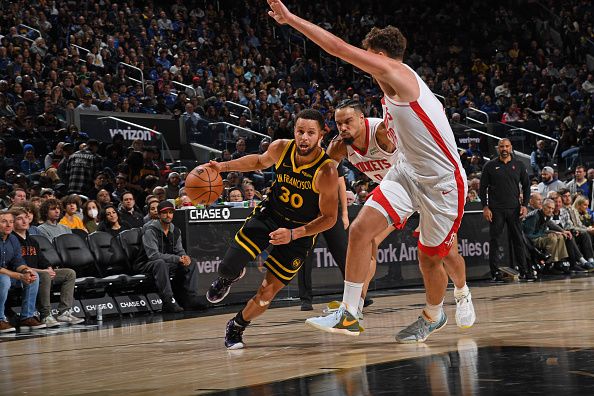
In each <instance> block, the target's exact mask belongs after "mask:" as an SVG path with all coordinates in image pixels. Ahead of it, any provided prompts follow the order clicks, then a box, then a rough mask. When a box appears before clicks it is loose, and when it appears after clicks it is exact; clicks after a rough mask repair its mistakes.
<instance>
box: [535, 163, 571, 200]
mask: <svg viewBox="0 0 594 396" xmlns="http://www.w3.org/2000/svg"><path fill="white" fill-rule="evenodd" d="M540 178H541V179H542V181H541V182H540V183H538V192H539V193H541V195H547V194H548V193H549V191H559V190H560V189H562V188H563V187H565V184H564V183H563V182H562V181H560V180H559V179H556V178H555V171H554V170H553V168H551V167H550V166H545V167H544V168H542V171H541V174H540Z"/></svg>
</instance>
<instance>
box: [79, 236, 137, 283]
mask: <svg viewBox="0 0 594 396" xmlns="http://www.w3.org/2000/svg"><path fill="white" fill-rule="evenodd" d="M87 240H88V243H89V248H90V250H91V253H92V254H93V257H95V263H96V264H97V269H98V270H99V274H100V275H101V276H102V277H103V278H102V279H101V282H102V283H103V284H105V286H106V287H108V288H111V287H114V288H117V289H123V288H132V289H134V288H135V287H136V286H137V285H138V284H140V283H142V281H143V280H144V278H143V277H140V278H139V277H133V276H130V275H129V273H130V266H129V264H128V258H127V257H126V253H125V252H124V249H123V248H122V246H121V245H120V243H119V241H118V240H117V238H114V237H112V236H111V235H110V234H109V233H107V232H101V231H96V232H93V233H92V234H90V235H89V236H88V237H87Z"/></svg>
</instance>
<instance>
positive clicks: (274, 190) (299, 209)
mask: <svg viewBox="0 0 594 396" xmlns="http://www.w3.org/2000/svg"><path fill="white" fill-rule="evenodd" d="M295 147H296V145H295V140H291V141H290V143H289V144H288V145H287V147H285V150H284V151H283V154H282V155H281V157H280V158H279V160H278V161H277V163H276V165H275V180H274V183H273V184H272V187H271V191H270V195H269V197H268V201H269V202H268V204H267V205H265V206H266V207H268V208H270V209H271V210H272V211H273V212H274V214H276V215H280V216H281V217H282V218H283V219H284V220H286V221H290V222H293V223H297V224H306V223H309V222H310V221H312V220H314V219H315V218H316V217H318V216H319V214H320V207H319V192H318V191H317V190H316V188H315V186H314V180H315V178H316V174H317V173H318V171H319V170H320V168H321V167H322V166H324V165H325V164H326V163H328V162H329V161H332V160H331V159H330V157H328V155H327V154H326V152H325V151H324V150H322V152H321V153H320V155H319V156H318V157H317V158H316V159H314V160H313V161H312V162H311V163H309V164H305V165H302V166H299V167H298V166H296V165H295Z"/></svg>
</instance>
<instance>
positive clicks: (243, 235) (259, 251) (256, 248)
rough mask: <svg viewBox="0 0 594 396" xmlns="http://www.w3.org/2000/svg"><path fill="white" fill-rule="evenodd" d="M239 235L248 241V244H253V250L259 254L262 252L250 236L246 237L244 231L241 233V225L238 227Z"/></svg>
mask: <svg viewBox="0 0 594 396" xmlns="http://www.w3.org/2000/svg"><path fill="white" fill-rule="evenodd" d="M239 236H241V238H242V239H244V240H245V241H246V242H247V243H249V244H250V245H252V246H253V248H254V250H255V251H256V252H257V253H258V254H260V253H262V250H260V248H259V247H258V245H256V244H255V243H254V242H253V241H252V240H251V239H250V238H248V237H247V236H246V235H245V234H244V233H243V227H241V228H240V229H239Z"/></svg>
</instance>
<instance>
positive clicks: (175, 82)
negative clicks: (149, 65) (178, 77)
mask: <svg viewBox="0 0 594 396" xmlns="http://www.w3.org/2000/svg"><path fill="white" fill-rule="evenodd" d="M171 82H172V83H174V84H176V85H179V86H182V87H184V88H185V89H190V90H192V91H194V96H196V89H195V88H194V87H192V86H191V85H186V84H182V83H180V82H179V81H175V80H171Z"/></svg>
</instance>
